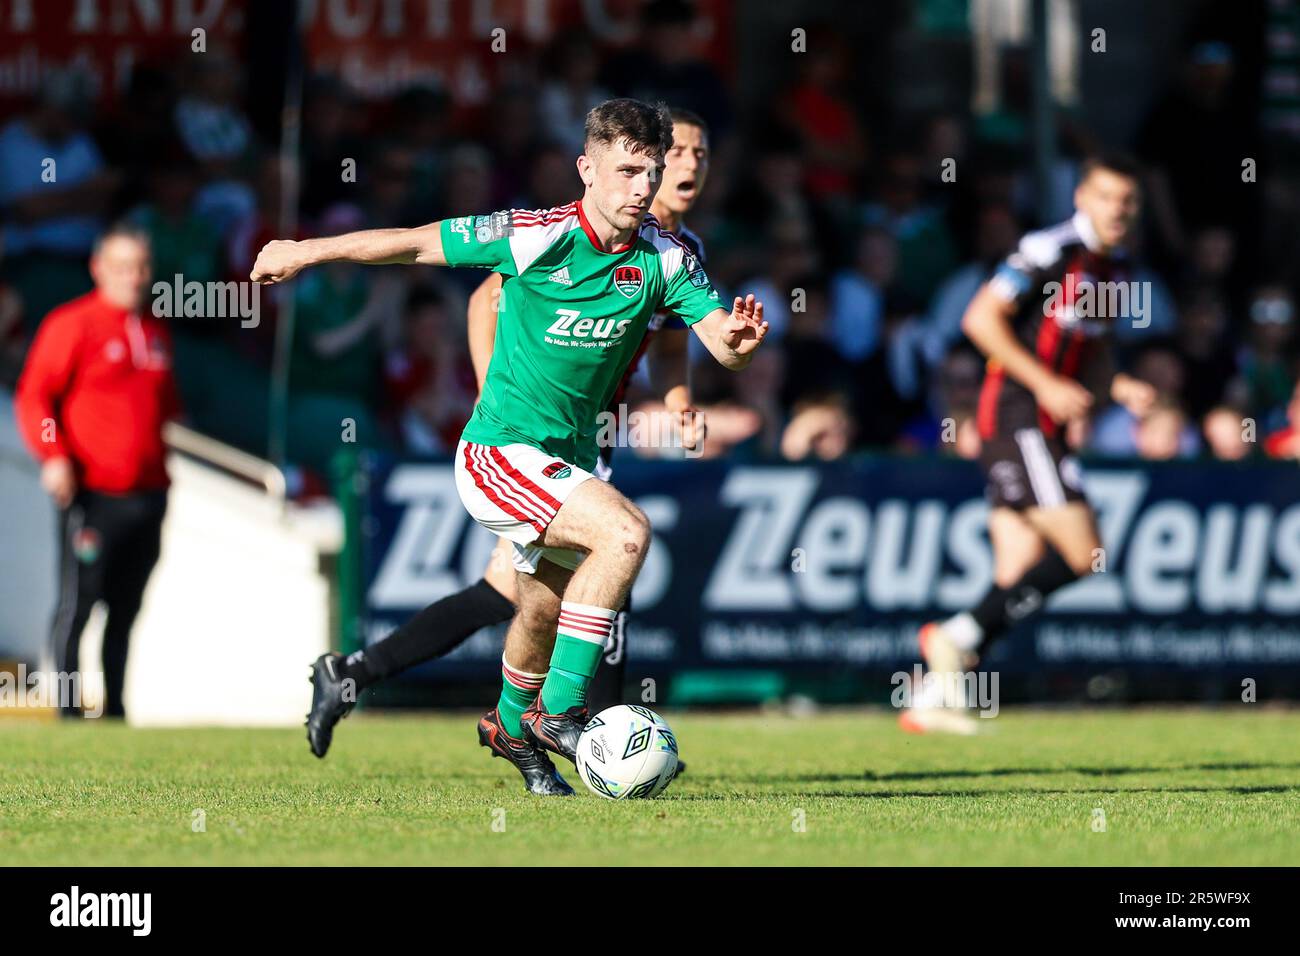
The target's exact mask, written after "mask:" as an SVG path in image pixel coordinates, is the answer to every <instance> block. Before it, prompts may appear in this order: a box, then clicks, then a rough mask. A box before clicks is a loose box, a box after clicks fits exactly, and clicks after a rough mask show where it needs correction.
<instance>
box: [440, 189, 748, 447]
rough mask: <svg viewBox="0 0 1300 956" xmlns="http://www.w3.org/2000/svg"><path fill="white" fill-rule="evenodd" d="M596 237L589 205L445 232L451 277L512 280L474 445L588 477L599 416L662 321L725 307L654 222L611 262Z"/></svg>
mask: <svg viewBox="0 0 1300 956" xmlns="http://www.w3.org/2000/svg"><path fill="white" fill-rule="evenodd" d="M593 237H594V233H593V232H592V229H591V226H590V225H589V224H588V223H587V221H586V216H585V214H584V213H583V211H582V204H581V203H580V202H573V203H570V204H569V205H567V206H559V207H556V208H555V209H544V210H521V209H511V210H504V211H501V212H495V213H492V214H491V215H489V216H464V217H461V218H459V219H446V220H444V221H443V223H442V248H443V253H444V254H445V256H446V258H447V262H448V263H449V264H450V265H453V266H479V267H482V268H484V269H494V270H496V271H497V272H499V273H501V274H502V277H503V280H502V281H503V285H502V293H501V301H500V304H499V312H498V315H497V332H496V340H495V342H494V344H493V348H492V361H491V362H490V363H489V364H488V371H487V378H486V381H485V382H484V385H483V394H482V395H481V396H480V398H479V403H478V406H477V407H476V408H475V409H474V415H473V417H472V418H470V420H469V423H468V424H467V425H466V426H465V431H464V433H463V435H462V436H461V437H462V438H464V439H465V441H469V442H475V443H477V444H480V445H509V444H513V443H515V442H521V443H524V444H528V445H532V446H534V447H536V448H540V449H542V450H543V451H545V452H546V453H547V454H550V455H554V456H555V457H556V458H562V459H564V460H565V461H567V462H571V463H572V464H575V465H577V466H578V467H579V468H583V469H586V470H588V471H590V470H591V469H592V467H594V465H595V463H596V455H597V451H598V449H597V447H596V434H597V431H598V426H599V422H598V421H597V417H596V416H597V415H598V414H599V413H600V412H601V411H603V410H604V409H605V408H606V406H607V405H608V403H609V401H610V399H611V398H612V397H613V395H614V389H615V388H616V387H617V386H618V382H619V379H620V378H621V377H622V375H623V372H624V370H625V369H626V368H627V366H628V364H629V363H630V362H631V361H632V359H633V357H634V356H635V355H636V352H637V347H638V346H639V345H640V344H641V340H642V338H643V337H644V336H645V332H646V326H647V324H648V323H649V322H650V319H651V317H652V316H653V315H654V314H655V312H656V311H657V310H660V309H663V310H666V311H669V312H673V313H676V314H677V315H679V316H681V318H682V320H683V321H684V322H685V323H686V324H687V325H694V324H695V323H696V322H698V321H699V320H700V319H702V318H704V317H705V316H706V315H708V314H709V313H710V312H712V311H713V310H714V309H717V308H721V307H722V305H721V303H720V302H719V300H718V293H717V292H716V291H715V290H714V288H713V286H712V285H711V284H710V282H709V279H708V276H707V275H705V273H704V269H703V267H702V266H701V264H700V262H699V260H698V259H697V258H696V257H695V256H694V255H692V254H691V252H690V251H689V250H688V249H687V248H686V247H685V246H684V245H682V243H681V242H680V241H679V240H678V239H677V238H676V237H675V236H673V235H671V234H670V233H668V232H666V231H665V230H663V229H662V228H661V227H660V225H659V223H658V221H657V220H655V219H654V217H652V216H647V217H646V219H645V222H643V223H642V225H641V228H640V230H639V231H638V232H637V233H636V234H635V235H634V236H633V237H632V241H631V242H629V243H628V244H627V245H626V246H625V247H623V248H621V249H619V250H616V251H614V252H604V251H603V250H601V249H600V248H599V247H598V246H597V245H596V241H595V239H594V238H593Z"/></svg>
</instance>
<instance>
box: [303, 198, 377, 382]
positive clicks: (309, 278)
mask: <svg viewBox="0 0 1300 956" xmlns="http://www.w3.org/2000/svg"><path fill="white" fill-rule="evenodd" d="M362 222H363V219H362V216H361V211H360V210H359V209H357V208H356V207H355V206H347V205H339V206H333V207H331V208H330V209H329V210H327V211H326V213H325V215H324V216H323V217H322V219H321V232H322V233H323V234H325V235H337V234H339V233H343V232H350V231H353V230H355V229H358V228H360V226H361V223H362ZM370 280H371V277H370V276H369V275H367V273H366V270H365V269H364V268H362V267H361V266H357V265H354V264H352V263H346V262H335V263H329V264H327V265H326V266H325V267H324V268H322V269H318V270H315V271H312V272H308V273H305V274H304V275H303V276H301V277H300V278H299V279H298V282H297V287H296V289H295V299H296V303H297V318H296V323H295V326H294V349H293V364H292V367H291V371H290V382H291V386H292V388H293V390H294V392H295V393H296V394H297V395H299V396H306V395H322V396H331V397H333V398H336V399H342V400H345V401H347V402H351V403H355V404H356V405H357V406H360V407H369V408H375V407H377V404H378V398H379V394H380V391H379V372H380V354H381V351H382V344H383V338H382V335H381V332H380V329H381V325H382V324H383V322H384V321H385V319H387V318H390V315H391V313H389V312H388V308H387V307H388V306H390V305H391V300H385V299H381V298H380V297H379V296H377V295H375V294H374V292H375V289H376V288H378V284H377V283H372V282H371V281H370Z"/></svg>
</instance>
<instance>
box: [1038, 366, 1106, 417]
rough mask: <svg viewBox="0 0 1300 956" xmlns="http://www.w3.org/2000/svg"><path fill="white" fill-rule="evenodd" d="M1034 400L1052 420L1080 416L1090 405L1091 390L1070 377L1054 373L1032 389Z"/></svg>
mask: <svg viewBox="0 0 1300 956" xmlns="http://www.w3.org/2000/svg"><path fill="white" fill-rule="evenodd" d="M1034 400H1035V401H1037V402H1038V404H1039V405H1040V406H1041V407H1042V409H1043V411H1045V412H1047V414H1048V415H1049V416H1051V419H1052V421H1054V422H1068V421H1071V420H1073V419H1075V418H1082V417H1083V416H1084V415H1086V414H1088V409H1090V408H1091V407H1092V392H1090V391H1088V390H1087V389H1086V388H1084V387H1083V386H1082V385H1080V384H1079V383H1078V382H1076V381H1075V380H1074V379H1072V378H1066V377H1065V376H1063V375H1054V376H1052V377H1051V378H1049V379H1048V380H1047V381H1046V382H1044V383H1043V384H1042V385H1040V386H1039V387H1038V388H1037V389H1035V391H1034Z"/></svg>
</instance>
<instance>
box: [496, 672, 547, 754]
mask: <svg viewBox="0 0 1300 956" xmlns="http://www.w3.org/2000/svg"><path fill="white" fill-rule="evenodd" d="M545 680H546V675H545V674H528V673H525V672H524V671H519V670H515V669H514V668H513V667H511V666H510V665H509V664H507V663H506V661H505V658H504V657H503V658H501V697H500V699H499V700H498V701H497V714H498V715H500V717H501V726H502V727H504V728H505V729H506V733H508V734H509V735H510V736H511V737H522V736H523V733H524V729H523V726H522V725H521V724H520V722H519V718H520V717H522V716H523V713H524V711H525V710H527V709H528V705H529V704H531V703H532V702H533V701H535V700H536V699H537V691H538V690H539V689H540V688H541V686H542V683H543V681H545Z"/></svg>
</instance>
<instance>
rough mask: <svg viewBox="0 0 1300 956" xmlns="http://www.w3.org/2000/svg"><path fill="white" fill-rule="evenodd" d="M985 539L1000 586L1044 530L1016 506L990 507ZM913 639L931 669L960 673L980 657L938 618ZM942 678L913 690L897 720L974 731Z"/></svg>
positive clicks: (1028, 559) (1031, 558)
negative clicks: (927, 687)
mask: <svg viewBox="0 0 1300 956" xmlns="http://www.w3.org/2000/svg"><path fill="white" fill-rule="evenodd" d="M989 542H990V544H992V546H993V584H994V586H996V587H1000V588H1010V587H1011V586H1012V585H1014V584H1015V583H1016V582H1017V581H1019V580H1020V578H1021V577H1023V576H1024V574H1025V572H1026V571H1028V570H1029V569H1030V568H1031V567H1033V566H1034V565H1035V564H1036V563H1037V562H1038V561H1039V560H1041V559H1042V556H1043V553H1044V547H1043V539H1042V536H1041V535H1040V534H1039V532H1038V530H1037V529H1036V528H1035V527H1034V525H1033V524H1031V523H1030V521H1029V520H1028V519H1027V518H1026V516H1025V515H1024V514H1023V513H1022V512H1020V511H1017V510H1015V509H1014V508H994V509H993V510H992V511H991V512H990V513H989ZM917 642H918V643H919V644H920V646H921V657H922V658H923V659H924V660H925V666H926V669H927V671H928V672H929V673H933V674H936V675H943V674H958V673H962V672H965V671H968V670H971V669H973V668H974V667H975V666H976V664H977V663H978V657H977V655H976V654H975V653H974V651H968V650H963V649H962V648H959V647H958V646H957V645H956V644H954V643H953V641H952V640H951V639H950V637H949V636H948V634H947V633H946V632H945V630H944V627H943V624H941V623H939V622H932V623H930V624H926V625H925V626H924V627H922V628H921V631H920V633H919V634H918V635H917ZM940 681H941V683H940V684H938V685H933V689H932V690H931V691H930V692H929V693H923V692H921V691H919V690H918V691H914V693H916V694H918V695H919V698H918V699H917V701H916V705H915V706H914V707H911V708H908V709H906V710H904V711H903V713H902V714H900V715H899V726H901V727H902V728H903V729H904V730H906V731H909V732H911V733H931V732H937V733H955V734H967V735H968V734H973V733H975V732H976V731H977V730H978V726H979V725H978V724H977V723H976V722H975V719H974V718H972V717H971V716H970V714H968V713H967V712H966V708H965V703H966V702H965V701H964V700H953V699H951V697H952V696H953V695H952V694H951V693H948V694H945V693H944V692H945V691H947V690H951V688H952V686H955V684H954V685H948V684H947V683H946V682H943V679H942V678H940Z"/></svg>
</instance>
